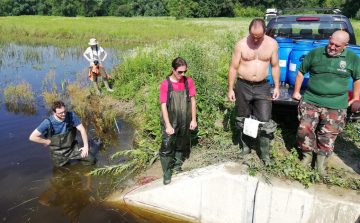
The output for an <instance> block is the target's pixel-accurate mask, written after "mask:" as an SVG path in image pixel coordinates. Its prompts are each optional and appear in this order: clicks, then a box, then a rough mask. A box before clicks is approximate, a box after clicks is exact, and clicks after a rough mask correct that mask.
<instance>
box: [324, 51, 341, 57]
mask: <svg viewBox="0 0 360 223" xmlns="http://www.w3.org/2000/svg"><path fill="white" fill-rule="evenodd" d="M343 51H344V50H342V51H341V52H338V53H334V54H333V55H331V54H330V53H329V50H327V54H328V55H329V56H331V57H337V56H340V55H341V53H342V52H343Z"/></svg>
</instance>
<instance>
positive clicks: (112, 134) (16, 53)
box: [0, 44, 139, 223]
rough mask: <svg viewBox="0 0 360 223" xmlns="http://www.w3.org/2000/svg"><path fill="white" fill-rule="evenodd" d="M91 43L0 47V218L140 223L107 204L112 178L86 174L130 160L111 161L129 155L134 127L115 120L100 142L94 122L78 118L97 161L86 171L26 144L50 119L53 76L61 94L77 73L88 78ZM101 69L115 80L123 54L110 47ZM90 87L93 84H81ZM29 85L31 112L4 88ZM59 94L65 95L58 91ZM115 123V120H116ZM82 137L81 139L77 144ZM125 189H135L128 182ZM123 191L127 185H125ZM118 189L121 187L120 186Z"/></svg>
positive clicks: (37, 220)
mask: <svg viewBox="0 0 360 223" xmlns="http://www.w3.org/2000/svg"><path fill="white" fill-rule="evenodd" d="M86 47H87V46H86V45H85V46H83V47H79V48H67V49H59V48H56V47H53V46H32V47H30V46H18V45H15V44H6V45H5V44H4V45H2V46H1V51H2V52H1V62H0V64H1V66H0V89H1V90H0V123H1V124H0V179H1V181H0V188H2V190H1V191H0V219H1V220H2V222H16V223H18V222H40V223H41V222H54V223H55V222H138V221H139V220H136V219H135V218H134V217H133V216H132V215H131V214H129V213H127V212H126V211H125V210H120V209H117V206H114V205H113V204H109V203H106V202H103V199H104V198H106V195H107V192H109V190H110V189H109V188H106V186H105V185H106V182H108V181H109V179H106V178H96V177H89V176H86V175H85V173H88V172H89V171H91V170H93V169H94V168H95V167H104V166H107V165H113V164H117V163H120V162H126V158H124V157H119V158H117V159H114V160H111V159H110V155H112V154H114V153H115V152H118V151H122V150H125V149H129V148H130V146H131V144H132V137H133V129H132V128H131V126H130V124H129V123H127V122H126V120H122V117H121V116H118V117H116V119H113V120H114V121H113V122H112V123H111V124H110V126H111V127H110V128H108V130H107V132H106V134H103V135H102V136H101V137H99V135H98V132H97V130H96V128H94V123H92V120H93V119H91V117H88V118H84V117H86V115H83V116H81V117H80V116H79V118H80V119H81V121H82V122H83V124H84V126H85V127H86V130H87V133H88V137H89V147H90V151H91V153H92V154H93V155H94V156H95V157H96V160H97V163H96V165H94V166H92V167H85V166H82V165H81V164H79V163H76V162H72V163H71V165H67V166H64V167H54V165H53V163H52V161H51V159H50V155H49V148H48V147H44V145H42V144H38V143H34V142H31V141H29V136H30V134H31V132H32V131H33V130H34V129H35V128H36V127H37V126H38V125H39V124H40V123H41V122H42V121H43V119H44V118H46V117H47V116H49V115H50V112H49V110H48V108H47V106H46V104H45V103H44V99H43V97H42V96H41V94H42V92H43V90H44V86H45V85H46V81H45V79H46V76H47V75H48V74H49V72H52V73H53V74H55V75H54V80H53V83H54V86H52V87H56V88H57V89H63V87H64V83H66V84H68V85H70V84H71V83H73V82H74V81H76V80H77V78H78V77H79V74H80V75H81V74H83V73H86V69H87V67H88V61H86V59H85V58H84V57H83V56H82V54H83V52H84V50H85V49H86ZM105 50H106V51H107V53H108V57H107V59H106V60H105V62H104V66H105V68H106V69H107V71H108V73H109V74H110V75H111V74H112V72H113V71H112V67H113V66H114V65H116V64H119V63H120V61H119V58H120V57H119V55H120V54H121V53H123V52H124V51H121V50H115V49H105ZM84 80H85V81H87V82H85V84H86V85H89V86H90V84H91V83H90V81H89V80H88V79H87V78H84ZM24 82H26V83H28V84H29V85H30V86H31V91H32V92H33V95H34V99H35V100H34V102H32V105H31V106H28V105H26V104H22V105H20V106H17V105H14V104H11V103H10V104H9V103H6V102H5V99H4V89H5V88H7V87H8V86H17V85H19V84H20V83H24ZM58 91H61V90H58ZM115 120H116V122H115ZM80 139H81V137H80V136H79V134H78V140H79V141H81V140H80ZM127 183H128V184H130V185H131V184H133V182H131V180H128V181H127ZM124 186H125V185H124ZM120 187H121V186H120Z"/></svg>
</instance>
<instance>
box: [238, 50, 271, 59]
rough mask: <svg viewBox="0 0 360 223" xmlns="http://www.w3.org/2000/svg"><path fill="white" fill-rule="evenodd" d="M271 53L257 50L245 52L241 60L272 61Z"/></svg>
mask: <svg viewBox="0 0 360 223" xmlns="http://www.w3.org/2000/svg"><path fill="white" fill-rule="evenodd" d="M270 58H271V52H269V51H267V50H264V49H262V48H261V49H256V50H251V49H248V50H244V51H242V53H241V59H242V60H244V61H252V60H260V61H264V62H267V61H270Z"/></svg>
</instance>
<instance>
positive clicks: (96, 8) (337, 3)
mask: <svg viewBox="0 0 360 223" xmlns="http://www.w3.org/2000/svg"><path fill="white" fill-rule="evenodd" d="M319 7H324V8H331V7H339V8H343V14H344V15H346V16H347V17H349V18H355V19H360V1H359V0H277V1H275V0H252V1H248V0H0V15H2V16H19V15H46V16H67V17H75V16H86V17H94V16H125V17H131V16H175V17H176V18H210V17H261V16H263V14H264V12H265V10H266V9H267V8H319Z"/></svg>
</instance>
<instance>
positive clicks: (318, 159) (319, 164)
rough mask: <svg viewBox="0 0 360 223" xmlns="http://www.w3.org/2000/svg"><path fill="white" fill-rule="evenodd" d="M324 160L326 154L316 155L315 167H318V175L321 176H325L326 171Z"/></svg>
mask: <svg viewBox="0 0 360 223" xmlns="http://www.w3.org/2000/svg"><path fill="white" fill-rule="evenodd" d="M325 161H326V156H320V155H319V154H318V155H317V157H316V162H315V167H317V168H318V170H319V172H320V173H319V176H320V177H322V178H324V177H327V173H326V171H325Z"/></svg>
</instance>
